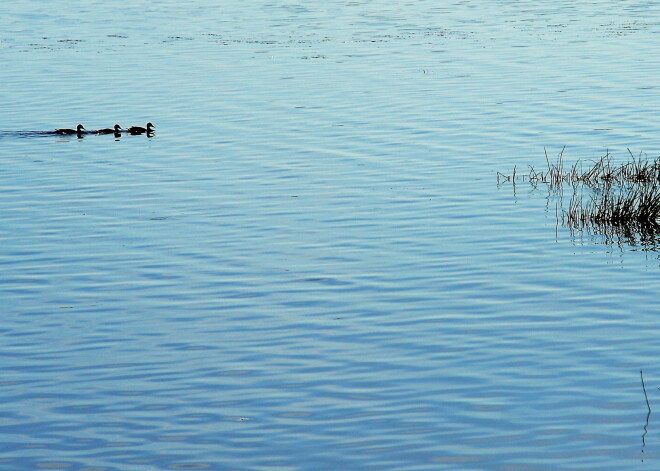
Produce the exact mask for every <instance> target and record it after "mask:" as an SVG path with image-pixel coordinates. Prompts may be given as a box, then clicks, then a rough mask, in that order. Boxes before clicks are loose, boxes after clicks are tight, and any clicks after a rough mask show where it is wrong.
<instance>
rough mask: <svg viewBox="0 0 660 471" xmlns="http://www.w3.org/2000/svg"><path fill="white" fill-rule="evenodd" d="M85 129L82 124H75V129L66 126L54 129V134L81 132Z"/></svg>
mask: <svg viewBox="0 0 660 471" xmlns="http://www.w3.org/2000/svg"><path fill="white" fill-rule="evenodd" d="M84 131H85V128H84V126H83V125H82V124H79V125H78V126H76V129H68V128H61V129H56V130H55V134H78V135H80V134H83V132H84Z"/></svg>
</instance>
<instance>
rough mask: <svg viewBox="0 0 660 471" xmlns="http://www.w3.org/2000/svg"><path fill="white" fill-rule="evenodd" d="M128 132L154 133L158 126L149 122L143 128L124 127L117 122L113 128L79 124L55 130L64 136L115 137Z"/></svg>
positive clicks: (134, 134) (137, 133)
mask: <svg viewBox="0 0 660 471" xmlns="http://www.w3.org/2000/svg"><path fill="white" fill-rule="evenodd" d="M124 131H125V132H126V134H130V135H132V136H137V135H139V134H145V133H146V134H147V136H149V135H153V133H154V132H155V131H156V128H155V127H154V125H153V124H151V123H147V127H146V128H143V127H142V126H131V127H130V128H127V129H122V128H121V126H120V125H118V124H115V125H114V127H112V128H102V129H94V130H89V131H88V130H87V129H85V127H84V126H83V125H82V124H79V125H78V126H76V129H69V128H61V129H56V130H55V131H53V132H54V133H55V134H61V135H64V136H69V135H73V134H76V135H77V136H78V137H82V136H83V135H85V134H114V135H115V137H119V136H121V133H122V132H124Z"/></svg>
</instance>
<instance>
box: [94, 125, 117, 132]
mask: <svg viewBox="0 0 660 471" xmlns="http://www.w3.org/2000/svg"><path fill="white" fill-rule="evenodd" d="M94 133H95V134H120V133H121V126H120V125H118V124H115V126H114V128H103V129H97V130H96V131H94Z"/></svg>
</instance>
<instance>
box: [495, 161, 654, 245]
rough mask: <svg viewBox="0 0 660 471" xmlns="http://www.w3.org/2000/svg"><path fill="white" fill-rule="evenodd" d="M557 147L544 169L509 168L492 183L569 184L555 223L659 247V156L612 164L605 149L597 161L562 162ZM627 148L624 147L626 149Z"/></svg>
mask: <svg viewBox="0 0 660 471" xmlns="http://www.w3.org/2000/svg"><path fill="white" fill-rule="evenodd" d="M563 152H564V151H563V149H562V151H561V152H560V153H559V155H558V157H557V160H556V162H551V161H550V159H548V156H547V153H546V163H547V168H546V169H544V170H541V171H538V170H536V169H534V168H533V167H531V166H530V170H529V173H526V174H520V173H519V172H517V171H516V169H515V168H514V171H513V173H512V174H511V175H505V174H502V173H498V182H500V183H501V182H512V183H513V184H514V186H515V185H516V183H517V182H518V183H519V182H520V181H525V182H529V183H530V184H532V185H534V186H537V185H539V184H545V185H547V186H548V189H549V190H553V191H555V192H556V191H559V192H561V191H562V190H563V188H564V186H570V187H572V189H573V195H572V197H571V199H570V202H569V203H568V207H564V206H563V204H562V208H561V212H560V211H559V210H558V211H557V223H558V224H559V223H561V224H562V225H563V226H564V227H567V228H568V229H570V230H571V232H572V233H575V232H576V231H579V232H580V233H587V234H589V235H596V236H601V237H603V238H604V240H605V242H606V243H608V244H619V245H621V244H626V245H631V246H641V247H643V248H644V249H645V250H656V249H658V248H660V157H658V158H657V159H655V160H648V159H647V158H642V157H641V156H640V157H639V158H635V157H634V156H633V155H632V153H631V154H630V155H631V158H632V159H631V160H629V161H628V162H626V163H623V164H616V163H615V162H614V161H613V160H612V158H611V156H610V154H609V153H607V154H606V155H604V156H602V157H601V158H600V159H598V160H593V161H587V162H583V161H578V162H576V163H575V164H573V165H571V166H568V167H567V166H565V164H564V159H563ZM629 152H630V151H629Z"/></svg>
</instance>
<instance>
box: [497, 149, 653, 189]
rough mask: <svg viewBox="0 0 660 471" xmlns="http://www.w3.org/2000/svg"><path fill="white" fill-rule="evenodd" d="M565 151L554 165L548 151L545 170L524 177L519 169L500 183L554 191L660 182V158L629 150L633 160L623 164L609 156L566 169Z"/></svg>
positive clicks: (502, 177) (533, 170)
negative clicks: (567, 186) (540, 186)
mask: <svg viewBox="0 0 660 471" xmlns="http://www.w3.org/2000/svg"><path fill="white" fill-rule="evenodd" d="M564 150H565V147H564V148H563V149H562V150H561V152H559V154H558V156H557V159H556V161H554V162H552V161H551V160H550V158H549V157H548V152H547V151H545V149H544V151H545V161H546V168H544V169H540V170H537V169H536V168H535V167H533V166H531V165H530V166H529V171H528V172H527V173H521V172H519V171H518V170H517V168H516V167H514V168H513V173H512V174H510V175H506V174H504V173H501V172H497V181H498V183H504V182H512V183H514V184H515V183H520V182H529V183H532V184H534V185H536V184H540V183H543V184H546V185H549V186H551V187H555V188H557V187H561V186H562V185H565V184H570V185H575V184H579V183H582V184H585V185H589V186H599V185H602V184H606V183H616V184H620V185H623V184H626V183H654V182H655V183H658V182H660V157H658V158H656V159H655V160H649V159H648V157H646V156H644V155H643V154H640V155H639V156H638V157H635V156H634V155H633V154H632V152H630V149H628V153H629V154H630V159H629V160H628V162H626V163H623V164H617V163H616V162H614V160H613V159H612V156H611V154H610V153H609V152H607V153H606V154H605V155H603V156H601V157H600V158H599V159H597V160H584V161H582V160H578V161H577V162H575V163H574V164H573V165H570V166H566V165H565V163H564Z"/></svg>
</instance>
